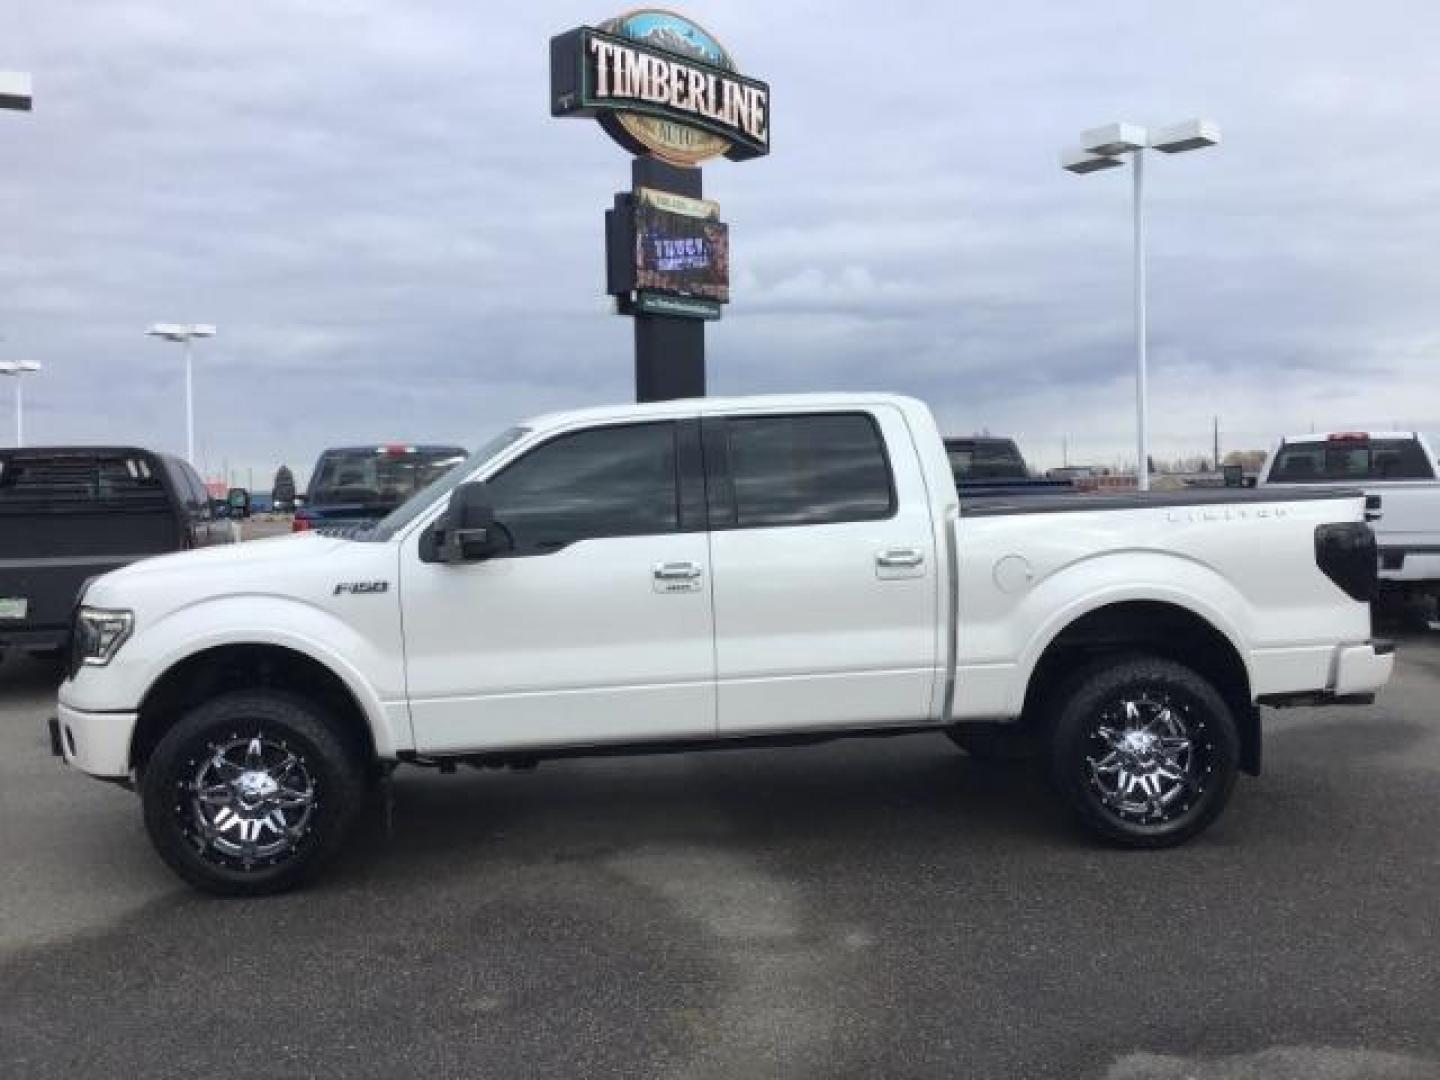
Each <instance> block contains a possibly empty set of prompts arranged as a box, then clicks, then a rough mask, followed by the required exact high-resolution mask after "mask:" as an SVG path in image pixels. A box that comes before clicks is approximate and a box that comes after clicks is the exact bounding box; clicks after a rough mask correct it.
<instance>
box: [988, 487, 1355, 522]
mask: <svg viewBox="0 0 1440 1080" xmlns="http://www.w3.org/2000/svg"><path fill="white" fill-rule="evenodd" d="M1362 494H1363V492H1362V491H1361V490H1360V489H1359V488H1326V489H1323V490H1317V489H1314V488H1286V489H1285V490H1284V491H1276V490H1273V489H1272V490H1265V489H1263V488H1199V489H1197V488H1188V489H1186V490H1183V491H1127V492H1121V493H1109V492H1107V493H1105V494H1098V493H1089V492H1082V491H1065V492H1044V493H1039V492H1037V493H1036V494H1033V495H1026V496H1024V497H1023V498H1018V499H1016V498H1009V497H1006V496H1001V495H969V494H968V493H967V492H966V491H964V490H963V489H962V490H961V492H960V513H961V515H962V516H964V517H1001V516H1006V515H1010V514H1064V513H1078V512H1081V511H1086V510H1154V509H1157V508H1161V507H1167V506H1247V505H1250V504H1254V503H1282V502H1311V501H1316V500H1325V499H1343V498H1351V499H1353V498H1358V497H1359V496H1361V495H1362Z"/></svg>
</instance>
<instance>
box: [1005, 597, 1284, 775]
mask: <svg viewBox="0 0 1440 1080" xmlns="http://www.w3.org/2000/svg"><path fill="white" fill-rule="evenodd" d="M1135 652H1143V653H1148V654H1149V655H1152V656H1162V657H1165V658H1166V659H1169V660H1174V661H1176V662H1177V663H1181V664H1184V665H1185V666H1186V667H1189V668H1193V669H1194V670H1195V671H1196V672H1198V673H1199V674H1200V675H1203V676H1204V677H1205V678H1206V679H1207V680H1209V682H1210V683H1211V684H1212V685H1213V686H1214V687H1215V689H1216V690H1217V691H1219V693H1220V694H1221V696H1223V697H1224V698H1225V700H1226V702H1227V703H1228V704H1229V706H1230V709H1231V712H1232V713H1233V714H1234V716H1235V724H1236V727H1237V728H1238V734H1239V736H1240V766H1241V768H1242V769H1244V770H1245V771H1246V772H1249V773H1259V771H1260V714H1259V710H1258V709H1257V708H1256V707H1255V704H1254V701H1253V698H1252V696H1251V693H1250V675H1249V672H1248V671H1247V670H1246V668H1245V662H1244V660H1242V659H1241V658H1240V654H1239V653H1238V652H1237V651H1236V650H1235V646H1234V645H1232V644H1231V643H1230V639H1229V638H1227V637H1226V636H1225V635H1224V634H1222V633H1221V632H1220V631H1219V630H1217V629H1216V628H1215V627H1214V626H1213V625H1211V623H1209V622H1208V621H1206V620H1205V619H1204V618H1202V617H1201V616H1199V615H1196V614H1195V613H1194V612H1193V611H1190V610H1188V609H1186V608H1182V607H1179V606H1177V605H1175V604H1167V603H1161V602H1157V601H1130V602H1126V603H1122V604H1110V605H1108V606H1106V607H1102V608H1097V609H1096V610H1095V611H1091V612H1089V613H1087V614H1085V615H1082V616H1081V617H1080V618H1078V619H1076V620H1075V621H1074V622H1073V623H1071V624H1070V625H1069V626H1067V627H1066V628H1065V629H1064V630H1062V631H1060V633H1059V634H1057V635H1056V636H1055V639H1054V640H1053V641H1051V642H1050V644H1049V646H1047V647H1046V649H1045V652H1044V653H1043V654H1042V655H1041V657H1040V660H1039V661H1038V662H1037V663H1036V665H1035V670H1034V671H1033V672H1032V673H1031V676H1030V685H1029V686H1028V687H1027V688H1026V691H1025V711H1024V718H1025V722H1026V723H1027V724H1035V725H1043V724H1044V723H1045V722H1046V721H1047V719H1048V718H1049V716H1050V715H1051V714H1052V705H1053V703H1054V700H1055V696H1056V695H1057V694H1058V693H1059V692H1060V691H1061V690H1063V689H1064V687H1065V684H1066V683H1067V682H1069V680H1070V679H1071V677H1072V676H1073V675H1074V674H1075V673H1076V672H1078V671H1079V670H1080V669H1081V668H1083V667H1085V666H1087V665H1089V664H1091V663H1093V662H1094V661H1095V660H1097V659H1099V658H1101V657H1104V656H1107V655H1110V654H1119V653H1135Z"/></svg>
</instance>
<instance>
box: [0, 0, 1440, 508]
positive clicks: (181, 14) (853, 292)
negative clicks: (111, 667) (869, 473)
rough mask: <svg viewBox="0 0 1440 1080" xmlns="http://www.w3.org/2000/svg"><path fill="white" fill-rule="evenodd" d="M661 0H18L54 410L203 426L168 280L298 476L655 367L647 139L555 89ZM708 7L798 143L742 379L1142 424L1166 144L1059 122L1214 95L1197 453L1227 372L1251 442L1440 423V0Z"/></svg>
mask: <svg viewBox="0 0 1440 1080" xmlns="http://www.w3.org/2000/svg"><path fill="white" fill-rule="evenodd" d="M623 8H624V5H617V6H616V7H614V8H608V7H605V6H603V5H602V6H599V7H596V6H593V5H592V4H588V3H587V4H578V3H570V2H556V3H528V4H520V3H510V4H500V3H494V2H489V3H479V2H476V0H470V2H468V3H460V2H458V0H457V2H434V3H423V2H412V3H403V4H399V3H394V2H393V0H392V2H389V3H383V4H382V3H378V2H374V3H372V2H360V0H331V2H322V0H283V2H281V0H252V2H248V3H245V4H236V3H233V2H231V0H224V2H220V0H187V2H185V3H176V2H174V0H105V2H100V0H90V2H78V0H10V4H9V5H8V6H7V9H6V17H5V28H6V33H5V35H4V44H3V46H0V68H8V69H19V70H28V71H31V72H32V73H33V75H34V81H35V94H36V107H35V111H34V112H33V113H32V114H29V115H25V114H21V113H4V114H0V148H3V152H0V238H3V239H0V335H3V337H4V339H5V340H4V341H3V342H0V357H3V358H10V359H35V360H39V361H41V362H43V363H44V365H45V372H44V374H43V375H42V376H40V377H39V378H37V379H32V380H31V381H30V383H29V384H28V385H29V387H30V390H29V393H28V394H27V427H28V428H29V434H30V437H31V441H32V442H55V443H63V442H72V441H100V440H105V441H124V442H139V443H144V444H149V445H153V446H157V447H163V448H172V449H180V448H182V447H183V442H184V422H183V400H184V399H183V375H182V364H181V356H180V351H179V349H178V347H176V346H173V345H165V344H162V343H161V342H158V341H156V340H153V339H148V338H146V337H144V336H143V330H144V329H145V327H146V326H147V325H148V324H149V323H151V322H154V321H157V320H176V321H199V322H214V323H216V324H218V326H219V328H220V336H219V337H218V338H217V339H216V340H215V341H214V342H211V343H208V344H206V345H204V346H203V347H202V350H201V358H200V360H199V363H198V365H197V393H196V401H197V412H198V417H199V420H198V427H199V444H200V453H199V454H198V455H197V456H199V457H201V458H202V459H203V463H204V464H206V465H207V466H208V467H209V470H210V471H211V472H212V473H214V472H217V471H218V470H219V468H220V467H221V464H222V463H228V464H229V466H230V468H231V469H232V470H235V471H236V472H237V473H238V474H240V479H241V480H242V481H243V480H244V472H243V470H247V469H252V468H253V469H254V470H255V477H256V481H257V486H260V487H268V484H269V476H270V471H271V470H273V468H274V467H275V465H276V464H277V463H279V462H280V461H287V462H289V463H290V464H291V465H293V466H296V467H297V470H298V471H299V472H301V473H302V474H303V473H304V472H306V471H308V467H309V465H310V463H311V462H312V461H313V459H314V457H315V455H316V454H317V453H318V451H319V450H320V449H321V448H323V447H324V446H326V445H328V444H334V443H344V442H369V441H372V440H391V439H399V440H433V441H440V440H447V441H448V440H455V441H458V442H461V443H464V444H466V445H472V446H473V445H475V444H477V443H478V442H480V441H482V440H483V439H484V438H485V437H486V436H487V435H488V434H489V433H490V432H492V431H493V430H495V429H496V428H498V427H501V426H504V425H506V424H508V423H509V422H511V421H512V420H514V419H516V418H518V417H522V416H524V415H527V414H531V413H535V412H537V411H542V410H548V409H552V408H557V407H567V406H572V405H585V404H596V403H602V402H613V401H623V400H626V399H628V398H629V397H631V395H632V394H633V380H632V361H631V327H630V324H629V322H628V320H625V319H623V318H621V317H619V316H617V315H614V314H613V313H611V311H610V308H609V304H608V302H607V300H606V298H605V297H604V296H603V261H602V258H603V255H602V213H603V210H604V208H605V206H607V205H608V204H609V202H610V199H611V196H612V194H613V193H614V192H615V191H617V190H620V189H621V188H622V187H624V186H626V185H627V184H628V177H629V164H628V159H627V156H626V155H625V153H624V152H623V151H621V150H620V149H619V148H618V147H616V146H615V145H614V144H612V143H611V142H610V141H609V140H608V138H607V137H606V136H605V135H604V134H603V133H602V132H601V131H600V130H599V128H598V127H597V126H596V125H595V124H593V123H591V122H588V121H583V120H553V119H551V118H550V116H549V113H548V106H547V92H548V74H547V64H548V50H547V41H548V39H549V37H550V36H551V35H552V34H554V33H557V32H559V31H562V30H565V29H568V28H570V27H572V26H576V25H580V24H582V23H589V24H594V23H596V22H599V21H601V20H603V19H605V18H607V17H609V16H612V15H614V14H617V13H618V12H619V11H620V10H622V9H623ZM683 10H684V11H685V12H686V13H687V14H689V15H691V16H692V17H694V18H696V19H697V20H698V21H700V22H701V23H703V24H705V25H706V26H707V27H708V28H709V29H710V30H711V31H713V32H714V33H715V35H716V36H717V37H718V38H720V40H721V41H723V42H724V43H725V44H726V45H727V46H728V47H729V49H730V50H731V52H732V53H733V54H734V55H735V57H736V58H737V60H738V62H739V64H740V66H741V69H742V70H743V71H744V72H746V73H747V74H751V75H754V76H757V77H761V78H765V79H768V80H769V81H770V83H771V86H772V95H773V102H772V111H773V153H772V154H771V156H770V157H769V158H767V159H763V160H758V161H752V162H747V163H743V164H735V163H731V162H728V161H719V162H716V163H713V164H712V165H710V166H708V167H707V169H706V176H705V184H706V193H707V195H709V196H711V197H714V198H716V199H718V200H719V201H720V203H721V205H722V207H723V210H724V214H725V217H726V219H727V220H728V221H729V222H730V223H731V235H732V254H733V278H734V280H733V285H734V288H733V303H732V304H731V305H730V308H729V309H728V311H727V312H726V315H725V319H724V321H723V322H722V323H720V324H719V325H718V326H714V327H712V328H711V329H710V332H709V345H708V348H709V356H710V367H709V370H710V381H711V389H712V392H716V393H753V392H765V391H788V390H824V389H895V390H900V391H905V392H908V393H913V394H917V395H919V396H921V397H923V398H925V399H926V400H928V401H929V402H930V403H931V405H932V406H933V407H934V408H935V410H936V411H937V413H938V414H939V416H940V417H941V420H942V423H943V424H944V426H945V427H946V429H947V430H950V431H955V432H963V431H973V430H978V429H982V428H988V429H989V430H991V431H994V432H1007V433H1013V434H1015V435H1016V436H1017V437H1018V438H1019V439H1020V440H1021V442H1022V445H1023V446H1024V447H1025V448H1026V449H1027V450H1028V451H1029V453H1030V455H1031V456H1032V457H1033V458H1035V459H1036V460H1038V461H1039V462H1041V463H1045V464H1054V463H1058V459H1059V457H1060V453H1061V440H1062V439H1063V438H1067V437H1068V439H1069V444H1070V447H1071V460H1072V461H1074V460H1103V461H1107V462H1110V461H1114V460H1115V459H1116V458H1118V457H1120V456H1122V455H1124V454H1125V452H1126V449H1127V447H1128V446H1130V445H1131V443H1132V439H1133V435H1132V432H1133V376H1132V371H1133V367H1132V364H1133V359H1132V349H1133V345H1132V340H1133V339H1132V336H1131V335H1132V322H1131V318H1132V315H1131V293H1130V290H1131V279H1130V246H1129V245H1130V234H1129V220H1130V219H1129V209H1130V202H1129V200H1130V188H1129V179H1128V176H1126V175H1125V174H1123V173H1121V172H1120V171H1118V170H1117V171H1113V172H1108V173H1101V174H1095V175H1091V176H1087V177H1081V178H1077V177H1073V176H1070V175H1069V174H1067V173H1064V172H1062V171H1061V170H1060V169H1059V168H1058V164H1057V153H1058V151H1059V150H1060V149H1061V148H1062V147H1063V146H1065V145H1066V144H1069V143H1072V142H1074V141H1075V138H1076V135H1077V133H1078V132H1079V131H1080V130H1081V129H1083V128H1086V127H1091V126H1094V125H1097V124H1100V123H1104V122H1106V121H1110V120H1115V119H1127V120H1133V121H1136V122H1139V123H1146V124H1163V123H1166V122H1168V121H1172V120H1176V119H1181V118H1184V117H1187V116H1193V115H1203V116H1208V117H1212V118H1214V119H1215V120H1216V121H1217V122H1218V123H1219V124H1220V125H1221V128H1222V130H1223V132H1224V144H1223V145H1222V146H1221V147H1220V148H1218V149H1216V150H1210V151H1206V152H1204V153H1197V154H1189V155H1182V156H1179V157H1176V158H1163V157H1160V156H1159V155H1156V156H1155V158H1153V159H1152V163H1151V167H1150V169H1149V171H1148V172H1147V186H1148V192H1149V196H1150V197H1149V203H1148V205H1149V209H1150V212H1151V213H1150V238H1151V263H1150V267H1151V270H1150V273H1151V320H1152V369H1151V383H1152V412H1153V417H1154V426H1155V438H1154V442H1155V448H1156V452H1157V454H1158V455H1168V454H1178V453H1195V452H1201V451H1204V450H1206V449H1208V446H1209V438H1210V423H1211V417H1212V416H1213V415H1219V417H1220V421H1221V427H1222V441H1223V443H1224V446H1225V447H1226V448H1231V449H1233V448H1239V447H1241V446H1256V445H1263V444H1264V443H1266V442H1268V440H1270V439H1271V438H1272V437H1273V436H1275V435H1278V434H1280V433H1282V432H1284V431H1286V430H1307V429H1308V428H1309V427H1310V425H1311V424H1314V425H1316V426H1317V427H1322V428H1323V427H1326V426H1344V427H1349V426H1356V425H1380V424H1385V425H1389V424H1392V423H1395V424H1402V425H1405V426H1412V425H1413V426H1419V427H1421V428H1425V429H1440V379H1437V377H1436V367H1437V364H1440V65H1437V64H1436V63H1435V58H1434V53H1435V51H1434V43H1435V41H1436V39H1437V36H1440V8H1437V7H1436V6H1435V5H1434V4H1433V3H1430V2H1426V0H1413V2H1411V3H1389V2H1384V0H1380V2H1375V0H1372V2H1368V3H1365V4H1356V3H1354V2H1353V0H1346V2H1335V3H1332V2H1325V0H1305V2H1289V3H1287V2H1281V0H1264V2H1262V3H1256V2H1255V0H1245V2H1239V3H1236V2H1229V0H1209V2H1207V3H1204V4H1198V3H1197V4H1175V3H1164V4H1161V3H1153V2H1150V0H1132V2H1108V0H1106V2H1100V0H1087V2H1085V3H1075V2H1073V0H1067V2H1063V3H1062V2H1055V3H1036V2H1027V0H1010V2H1008V3H1004V4H994V3H986V4H970V3H955V2H948V3H928V2H915V0H912V2H908V3H905V4H901V5H880V4H875V3H873V2H872V3H865V4H861V3H858V2H848V0H826V2H823V3H822V2H818V0H817V2H804V3H778V2H775V0H770V2H766V3H761V2H758V0H755V2H743V3H742V2H725V3H719V2H711V0H695V2H690V3H686V4H685V5H684V6H683ZM9 391H10V386H9V385H8V384H7V385H4V386H0V396H4V397H6V398H8V394H9ZM3 404H4V405H5V406H6V407H7V409H8V401H5V402H3ZM3 418H5V413H3V412H0V419H3ZM0 430H3V431H4V438H5V440H6V441H8V438H9V431H8V421H7V422H6V426H5V428H3V429H0ZM262 480H263V482H262Z"/></svg>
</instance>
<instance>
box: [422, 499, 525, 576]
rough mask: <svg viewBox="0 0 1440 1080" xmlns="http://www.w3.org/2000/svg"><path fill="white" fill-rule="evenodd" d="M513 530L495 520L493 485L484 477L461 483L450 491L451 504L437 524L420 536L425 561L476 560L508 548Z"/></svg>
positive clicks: (510, 544)
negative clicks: (485, 480) (480, 479)
mask: <svg viewBox="0 0 1440 1080" xmlns="http://www.w3.org/2000/svg"><path fill="white" fill-rule="evenodd" d="M511 546H512V543H511V539H510V532H509V530H507V529H506V528H505V526H504V525H501V524H500V523H499V522H497V521H496V520H495V508H494V506H493V505H492V504H491V501H490V486H489V485H488V484H486V483H485V482H484V481H475V482H473V483H469V484H461V485H460V486H459V487H457V488H456V489H455V490H454V491H452V492H451V493H450V505H449V506H448V507H447V508H446V510H445V513H444V514H442V515H441V516H440V520H439V521H437V522H436V523H435V527H434V528H433V529H431V530H430V532H429V533H428V534H427V535H426V536H424V537H422V538H421V546H420V557H421V558H422V559H424V560H425V561H426V562H447V563H458V562H475V561H478V560H480V559H489V558H491V557H493V556H495V555H499V554H502V553H504V552H506V551H509V550H510V548H511Z"/></svg>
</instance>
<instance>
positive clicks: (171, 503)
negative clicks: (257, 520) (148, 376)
mask: <svg viewBox="0 0 1440 1080" xmlns="http://www.w3.org/2000/svg"><path fill="white" fill-rule="evenodd" d="M232 539H233V531H232V529H231V526H230V523H229V522H228V521H225V520H224V519H223V518H219V517H217V516H216V515H215V513H214V512H213V509H212V506H211V502H210V498H209V493H208V492H207V491H206V490H205V485H204V484H203V483H202V482H201V480H200V477H199V476H198V475H197V474H196V472H195V470H194V469H193V468H191V467H190V465H189V464H187V463H186V462H184V461H182V460H180V459H179V458H176V457H171V456H170V455H168V454H157V453H153V452H151V451H149V450H141V449H138V448H136V447H129V446H105V447H97V446H74V447H72V446H65V447H34V448H28V447H27V448H25V449H14V448H8V449H0V653H3V652H4V650H5V649H6V648H7V647H16V648H23V649H28V650H30V651H32V652H36V653H46V652H54V651H56V650H60V649H63V648H64V647H65V644H66V641H67V639H68V635H69V624H70V614H71V609H72V608H73V607H74V606H75V600H76V597H77V596H78V594H79V592H80V588H81V586H82V585H83V584H84V583H85V582H86V581H87V580H89V579H90V578H92V577H95V576H96V575H98V574H103V573H105V572H106V571H108V570H114V569H115V568H116V567H119V566H124V565H125V564H126V563H131V562H134V561H135V560H137V559H143V558H145V557H146V556H148V555H160V554H163V553H165V552H169V551H183V550H185V549H186V548H193V547H204V546H207V545H209V544H220V543H229V542H231V541H232Z"/></svg>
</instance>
